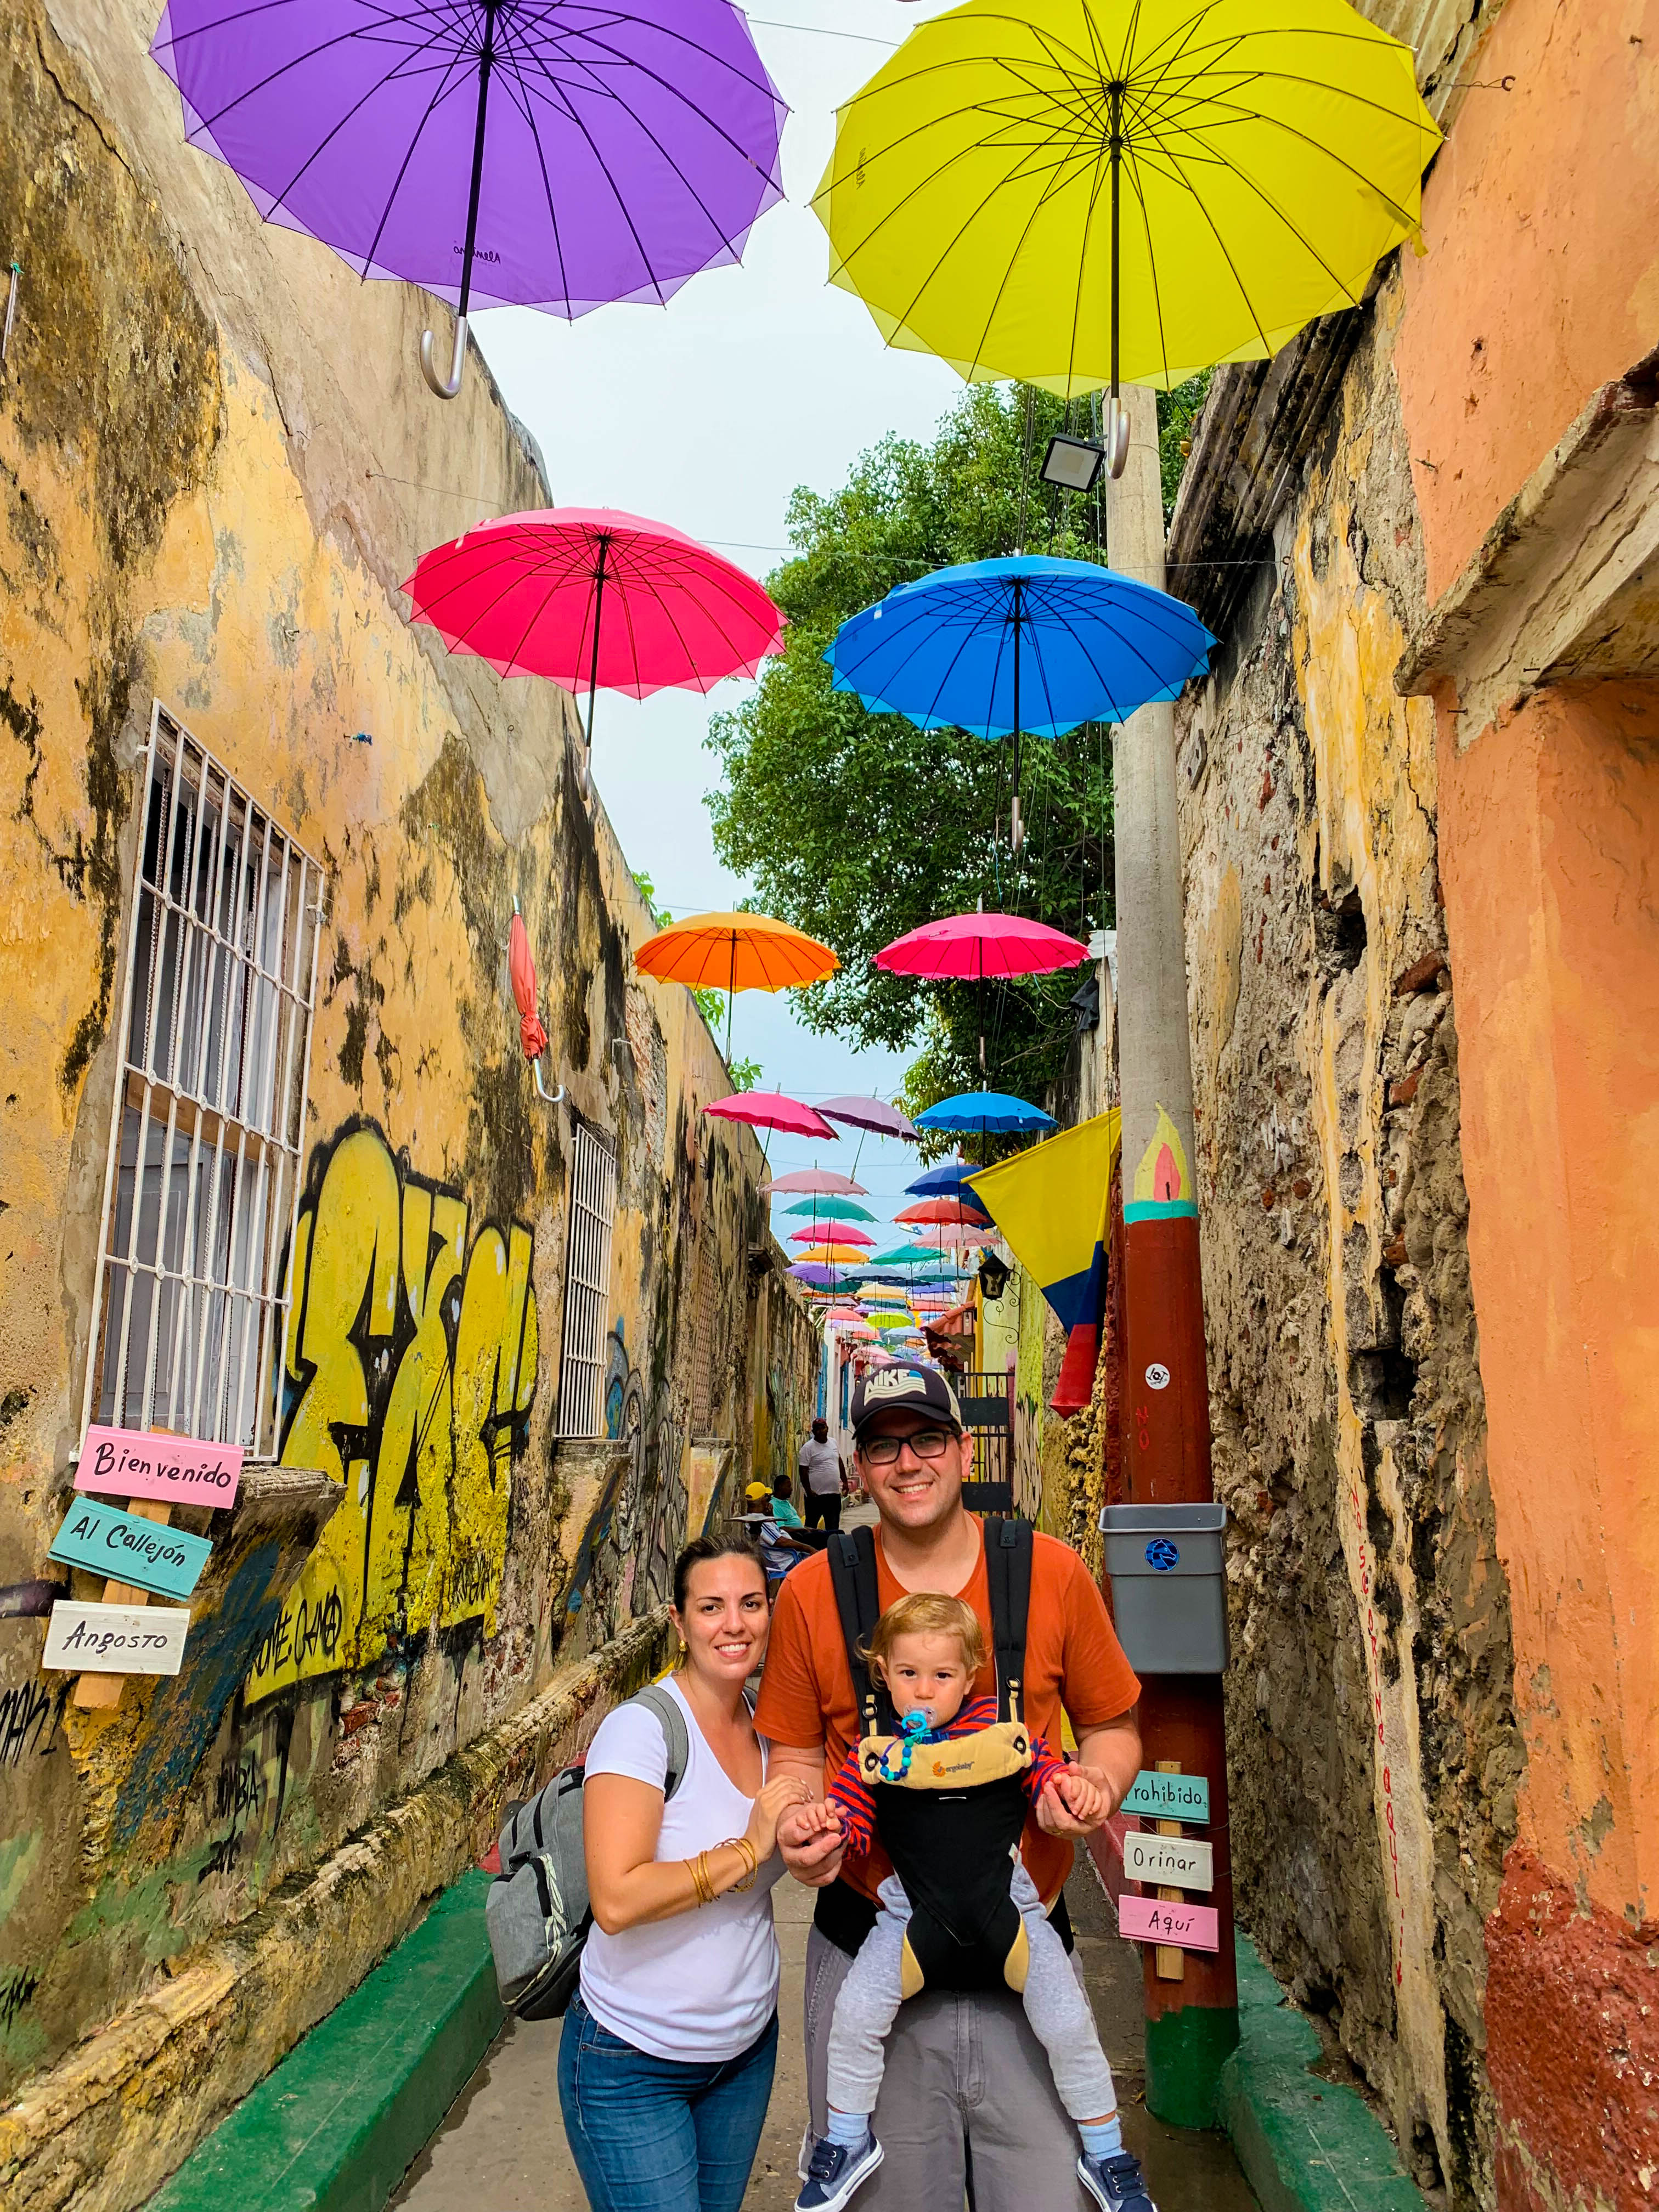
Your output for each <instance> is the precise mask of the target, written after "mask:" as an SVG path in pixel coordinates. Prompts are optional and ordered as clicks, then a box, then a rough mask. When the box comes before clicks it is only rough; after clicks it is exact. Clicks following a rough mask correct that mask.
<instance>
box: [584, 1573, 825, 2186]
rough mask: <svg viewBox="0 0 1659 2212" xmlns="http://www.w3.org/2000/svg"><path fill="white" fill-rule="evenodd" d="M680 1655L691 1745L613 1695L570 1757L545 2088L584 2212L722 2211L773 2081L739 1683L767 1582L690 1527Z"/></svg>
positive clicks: (766, 1946) (786, 1798) (769, 1799)
mask: <svg viewBox="0 0 1659 2212" xmlns="http://www.w3.org/2000/svg"><path fill="white" fill-rule="evenodd" d="M672 1617H673V1621H674V1626H676V1628H678V1631H679V1633H680V1639H681V1642H682V1644H683V1645H684V1657H683V1659H682V1661H681V1663H680V1668H679V1671H678V1674H675V1675H673V1676H672V1677H671V1680H670V1682H669V1688H670V1690H671V1692H672V1694H673V1695H674V1696H675V1697H676V1698H677V1699H678V1700H679V1702H680V1704H681V1705H684V1708H685V1715H686V1723H687V1728H686V1734H687V1737H688V1739H689V1746H690V1756H689V1759H688V1760H687V1764H686V1769H685V1773H684V1778H683V1779H682V1780H681V1783H680V1785H679V1788H678V1790H676V1791H675V1792H674V1795H673V1796H672V1797H671V1798H669V1799H668V1800H667V1801H666V1802H665V1801H664V1795H663V1784H664V1782H665V1778H666V1776H667V1771H668V1747H667V1744H666V1742H665V1739H664V1736H663V1732H662V1726H661V1723H660V1722H659V1720H658V1719H657V1717H656V1716H655V1715H654V1714H653V1713H652V1712H651V1711H649V1710H648V1709H647V1708H644V1707H641V1706H639V1705H621V1706H618V1707H617V1711H615V1712H613V1713H611V1714H608V1715H607V1716H606V1717H605V1720H604V1721H603V1722H601V1723H600V1725H599V1733H598V1734H597V1735H595V1736H594V1738H593V1743H592V1749H591V1750H590V1751H589V1752H588V1754H587V1762H586V1772H587V1778H586V1784H585V1786H584V1789H583V1792H582V1829H583V1838H584V1842H585V1845H586V1858H587V1885H588V1892H589V1895H590V1898H591V1899H592V1907H593V1927H592V1931H591V1932H590V1934H589V1936H588V1938H587V1942H586V1946H585V1947H584V1948H583V1951H582V1963H581V1988H580V1994H579V1995H577V1996H574V1997H573V1998H572V2000H571V2002H570V2007H569V2009H568V2012H567V2013H566V2014H565V2018H564V2032H563V2034H562V2039H561V2040H560V2045H559V2100H560V2102H561V2104H562V2106H563V2108H564V2124H565V2132H566V2134H567V2135H568V2137H569V2140H570V2147H571V2150H572V2152H573V2153H574V2156H575V2160H576V2166H577V2169H578V2171H579V2172H580V2175H581V2179H582V2185H583V2187H584V2188H585V2189H586V2191H587V2197H588V2202H589V2203H590V2204H592V2206H593V2207H594V2208H595V2212H738V2206H739V2204H740V2203H742V2201H743V2193H744V2189H745V2188H746V2187H747V2185H748V2181H749V2169H750V2166H751V2165H752V2164H753V2163H754V2157H755V2149H756V2146H757V2143H758V2142H759V2141H760V2132H761V2125H762V2123H763V2121H764V2119H765V2118H766V2106H767V2100H768V2099H769V2097H770V2095H771V2092H772V2069H773V2067H774V2065H775V2062H776V2058H777V2045H778V2019H777V2002H778V1972H779V1969H778V1944H777V1937H776V1936H775V1934H774V1933H773V1929H772V1887H773V1884H774V1883H775V1882H776V1881H778V1879H779V1877H780V1876H781V1874H782V1872H783V1862H782V1860H781V1858H780V1857H778V1855H777V1824H778V1816H779V1814H781V1813H782V1812H783V1811H784V1810H785V1809H786V1808H787V1807H788V1806H790V1805H793V1804H799V1803H801V1802H804V1801H805V1798H806V1796H808V1794H809V1793H808V1791H807V1790H806V1788H805V1784H803V1783H801V1782H799V1780H796V1779H794V1778H780V1779H779V1780H778V1781H776V1782H768V1781H767V1780H766V1759H765V1753H764V1750H763V1747H762V1744H761V1741H760V1739H759V1737H758V1736H757V1735H756V1734H755V1728H754V1723H753V1721H752V1719H751V1718H750V1711H749V1705H748V1702H747V1700H746V1699H745V1698H744V1684H745V1682H746V1681H747V1680H748V1679H749V1677H750V1674H753V1673H754V1671H755V1669H756V1668H757V1667H758V1666H759V1665H760V1663H761V1661H762V1660H763V1658H764V1656H766V1639H767V1635H768V1632H769V1629H770V1626H771V1620H770V1614H769V1609H768V1606H767V1598H766V1576H765V1572H764V1570H763V1568H762V1565H761V1563H760V1559H759V1558H758V1556H757V1553H755V1552H754V1551H753V1550H752V1548H751V1547H750V1546H749V1545H747V1544H744V1543H716V1542H714V1541H712V1540H711V1539H709V1538H708V1537H699V1538H698V1540H697V1541H696V1542H695V1543H691V1544H688V1545H687V1546H686V1547H685V1549H684V1551H683V1552H682V1553H680V1556H679V1558H678V1559H677V1560H676V1561H675V1563H674V1605H673V1612H672Z"/></svg>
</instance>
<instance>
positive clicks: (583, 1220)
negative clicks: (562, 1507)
mask: <svg viewBox="0 0 1659 2212" xmlns="http://www.w3.org/2000/svg"><path fill="white" fill-rule="evenodd" d="M616 1212H617V1156H616V1154H615V1153H614V1152H612V1151H611V1147H610V1146H609V1145H607V1144H606V1143H605V1139H603V1138H602V1137H600V1136H598V1135H596V1133H594V1132H593V1131H592V1129H590V1128H589V1127H587V1126H586V1123H585V1122H580V1121H579V1122H578V1123H577V1125H576V1143H575V1149H574V1158H573V1159H572V1162H571V1168H570V1228H569V1233H568V1238H567V1240H566V1246H565V1261H564V1334H563V1336H562V1340H561V1344H560V1350H559V1434H560V1435H561V1436H562V1437H597V1436H602V1435H603V1434H604V1432H605V1421H604V1413H605V1407H604V1406H603V1404H602V1403H601V1395H600V1394H601V1392H602V1391H603V1389H604V1387H605V1306H606V1302H607V1300H608V1299H609V1297H610V1295H611V1222H612V1221H613V1220H614V1218H616Z"/></svg>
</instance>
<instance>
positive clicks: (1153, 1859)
mask: <svg viewBox="0 0 1659 2212" xmlns="http://www.w3.org/2000/svg"><path fill="white" fill-rule="evenodd" d="M1123 1872H1124V1875H1125V1877H1126V1879H1127V1880H1128V1881H1146V1882H1151V1883H1152V1884H1154V1885H1155V1886H1156V1887H1170V1888H1172V1889H1213V1888H1214V1887H1215V1846H1214V1845H1213V1844H1206V1843H1205V1842H1204V1841H1203V1840H1202V1839H1201V1838H1199V1837H1197V1836H1152V1835H1148V1834H1147V1833H1146V1830H1145V1829H1142V1830H1141V1831H1140V1832H1139V1834H1137V1833H1136V1832H1135V1831H1134V1830H1133V1828H1132V1829H1131V1830H1130V1831H1129V1832H1128V1833H1127V1835H1126V1836H1125V1837H1124V1838H1123Z"/></svg>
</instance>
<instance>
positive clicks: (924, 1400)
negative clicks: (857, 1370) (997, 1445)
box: [853, 1367, 962, 1443]
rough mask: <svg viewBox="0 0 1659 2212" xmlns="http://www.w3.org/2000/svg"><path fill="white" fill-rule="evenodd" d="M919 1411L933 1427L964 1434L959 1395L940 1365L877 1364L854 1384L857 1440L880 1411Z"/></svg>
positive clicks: (923, 1418) (924, 1420) (854, 1435)
mask: <svg viewBox="0 0 1659 2212" xmlns="http://www.w3.org/2000/svg"><path fill="white" fill-rule="evenodd" d="M878 1413H915V1415H916V1416H917V1417H918V1419H921V1421H923V1422H925V1423H926V1425H927V1426H928V1427H929V1428H933V1429H950V1430H952V1431H954V1432H955V1434H956V1435H957V1436H960V1435H961V1434H962V1408H961V1407H960V1406H959V1405H958V1404H957V1394H956V1392H955V1391H954V1390H953V1389H951V1386H950V1384H949V1383H947V1382H946V1381H945V1377H944V1376H943V1375H941V1374H940V1372H939V1370H938V1368H937V1367H876V1368H872V1370H871V1371H870V1372H869V1373H868V1374H867V1375H864V1376H860V1378H859V1380H858V1382H857V1383H854V1386H853V1441H854V1443H857V1442H858V1440H859V1438H860V1436H861V1434H862V1433H863V1431H865V1430H866V1428H867V1427H868V1426H869V1425H870V1423H871V1422H872V1421H873V1420H874V1419H875V1418H876V1416H877V1414H878Z"/></svg>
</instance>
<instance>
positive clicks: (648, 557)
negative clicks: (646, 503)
mask: <svg viewBox="0 0 1659 2212" xmlns="http://www.w3.org/2000/svg"><path fill="white" fill-rule="evenodd" d="M404 591H406V592H408V593H409V597H410V620H411V621H413V622H417V623H430V624H431V626H432V627H433V629H435V630H436V631H437V632H438V635H440V636H441V638H442V639H443V641H444V643H445V644H446V645H447V647H449V649H450V651H451V652H452V653H476V654H477V657H478V658H479V659H481V660H487V661H488V662H489V665H490V666H491V667H492V668H494V669H495V670H496V671H498V672H499V673H500V674H501V675H502V676H544V677H547V678H550V680H551V681H552V682H553V683H555V684H562V685H563V686H564V688H565V690H567V691H574V690H578V689H579V688H580V689H583V690H586V691H587V693H588V695H589V701H590V711H591V702H592V693H593V692H594V690H606V691H621V692H623V693H625V694H626V696H628V697H629V698H630V699H644V698H647V697H648V696H649V695H650V694H651V693H652V692H653V691H661V690H665V689H667V688H670V687H675V688H678V689H679V690H690V691H708V690H712V688H713V687H714V685H715V684H718V683H720V681H721V680H722V678H725V677H727V676H753V675H754V674H755V673H756V671H757V670H758V668H759V667H760V665H761V663H762V661H763V660H764V659H765V658H766V656H767V654H768V653H776V652H777V651H778V650H779V648H780V647H781V643H782V640H783V617H782V616H781V614H780V613H779V611H778V610H777V608H776V607H775V606H774V605H773V604H772V602H771V600H770V599H769V598H768V597H767V595H766V592H764V591H763V589H762V587H761V586H760V585H759V584H757V582H756V581H755V580H754V578H753V577H752V576H749V575H745V574H744V571H743V570H742V569H741V568H737V567H735V566H734V565H733V564H732V562H730V561H728V560H726V559H725V558H724V556H722V555H720V554H719V553H715V552H712V551H711V550H709V548H708V546H707V545H700V544H698V543H697V541H696V538H688V537H687V536H686V534H685V532H684V531H683V530H676V529H675V528H674V526H672V524H671V523H667V522H652V521H649V520H647V518H646V517H645V516H644V515H640V514H629V513H624V512H623V509H622V508H621V507H533V508H531V509H529V510H527V511H526V513H522V514H503V515H501V516H499V517H498V518H497V519H496V520H494V521H490V522H481V523H479V524H478V525H477V528H476V529H472V530H469V531H467V532H465V533H464V534H463V535H462V536H461V537H459V538H446V539H445V541H444V543H443V544H441V545H435V546H434V547H433V548H432V549H431V550H430V551H429V552H427V553H423V554H422V556H421V557H420V559H419V561H418V562H416V567H415V573H414V574H413V575H412V576H411V577H410V579H409V581H408V582H407V583H406V584H405V585H404Z"/></svg>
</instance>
